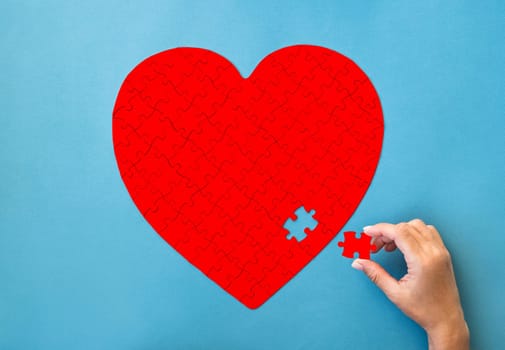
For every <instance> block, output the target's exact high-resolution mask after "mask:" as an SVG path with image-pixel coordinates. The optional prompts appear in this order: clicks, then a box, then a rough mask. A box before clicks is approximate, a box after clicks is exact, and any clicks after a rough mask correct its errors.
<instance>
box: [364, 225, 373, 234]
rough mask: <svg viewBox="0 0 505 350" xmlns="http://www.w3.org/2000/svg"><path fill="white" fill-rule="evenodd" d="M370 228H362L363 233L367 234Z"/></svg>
mask: <svg viewBox="0 0 505 350" xmlns="http://www.w3.org/2000/svg"><path fill="white" fill-rule="evenodd" d="M370 227H372V226H365V227H363V232H365V233H367V232H368V230H369V229H370Z"/></svg>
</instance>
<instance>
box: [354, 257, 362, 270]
mask: <svg viewBox="0 0 505 350" xmlns="http://www.w3.org/2000/svg"><path fill="white" fill-rule="evenodd" d="M351 267H352V268H354V269H356V270H359V271H363V265H361V263H360V262H359V260H357V259H356V260H354V261H353V262H352V264H351Z"/></svg>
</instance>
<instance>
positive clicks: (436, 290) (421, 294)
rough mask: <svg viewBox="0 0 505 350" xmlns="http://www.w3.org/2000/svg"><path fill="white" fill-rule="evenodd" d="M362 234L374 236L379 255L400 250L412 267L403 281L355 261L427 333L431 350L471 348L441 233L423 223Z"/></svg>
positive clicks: (377, 227) (384, 226)
mask: <svg viewBox="0 0 505 350" xmlns="http://www.w3.org/2000/svg"><path fill="white" fill-rule="evenodd" d="M363 231H364V232H365V233H366V234H368V235H369V236H372V237H373V243H374V244H375V246H376V248H377V249H376V252H377V251H379V250H380V249H381V248H383V247H384V249H385V250H386V251H389V252H391V251H393V250H395V249H396V248H398V249H399V250H400V251H401V252H402V253H403V255H404V257H405V261H406V263H407V274H406V275H405V276H403V277H402V278H401V279H400V280H399V281H397V280H396V279H394V278H393V277H392V276H391V275H390V274H389V273H388V272H386V271H385V270H384V268H382V267H381V266H380V265H379V264H377V263H376V262H374V261H371V260H365V259H356V260H355V261H354V262H353V263H352V267H354V268H355V269H358V270H361V271H363V272H364V273H365V274H366V275H367V276H368V277H369V278H370V279H371V280H372V282H374V283H375V284H376V285H377V286H378V287H379V288H380V289H381V290H382V291H383V292H384V293H385V294H386V296H387V297H388V298H389V299H390V300H391V301H392V302H393V303H394V304H395V305H396V306H398V308H399V309H400V310H402V311H403V312H404V313H405V314H406V315H407V316H408V317H410V318H411V319H413V320H414V321H415V322H417V323H418V324H419V325H420V326H421V327H423V328H424V329H425V330H426V332H427V334H428V342H429V346H430V349H433V350H435V349H444V350H446V349H458V350H464V349H468V348H469V331H468V327H467V325H466V322H465V319H464V315H463V309H462V307H461V303H460V299H459V294H458V287H457V285H456V279H455V277H454V272H453V268H452V262H451V256H450V254H449V251H448V250H447V248H446V247H445V245H444V243H443V241H442V238H441V237H440V234H439V233H438V231H437V230H436V229H435V227H433V226H432V225H426V224H425V223H424V222H422V221H421V220H419V219H415V220H412V221H410V222H408V223H400V224H397V225H393V224H389V223H380V224H376V225H373V226H367V227H365V228H364V229H363Z"/></svg>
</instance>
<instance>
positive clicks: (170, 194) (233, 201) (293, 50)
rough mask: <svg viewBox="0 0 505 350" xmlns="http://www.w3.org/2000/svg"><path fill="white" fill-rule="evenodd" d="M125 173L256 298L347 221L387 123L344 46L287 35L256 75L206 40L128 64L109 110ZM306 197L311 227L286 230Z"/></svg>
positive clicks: (198, 249) (196, 255)
mask: <svg viewBox="0 0 505 350" xmlns="http://www.w3.org/2000/svg"><path fill="white" fill-rule="evenodd" d="M112 126H113V143H114V151H115V155H116V159H117V163H118V167H119V171H120V174H121V177H122V179H123V181H124V183H125V185H126V188H127V189H128V192H129V193H130V196H131V198H132V199H133V201H134V202H135V204H136V206H137V208H138V209H139V210H140V212H141V213H142V215H143V216H144V217H145V219H146V220H147V221H148V222H149V223H150V224H151V226H152V227H153V228H154V230H155V231H156V232H157V233H158V234H159V235H160V236H161V237H163V239H165V240H166V241H167V242H168V243H169V244H170V245H171V246H172V247H173V248H174V249H176V250H177V251H178V252H179V253H180V254H181V255H182V256H184V257H185V258H186V259H187V260H188V261H189V262H190V263H191V264H193V265H194V266H195V267H196V268H198V269H199V270H200V271H202V272H203V273H204V274H205V275H207V276H208V277H209V278H210V279H212V280H213V281H214V282H216V283H217V284H218V285H219V286H221V287H222V288H223V289H224V290H226V291H227V292H228V293H230V294H231V295H233V296H234V297H235V298H237V299H238V300H239V301H240V302H242V303H243V304H245V305H246V306H248V307H250V308H257V307H258V306H260V305H261V304H263V303H264V302H265V301H266V300H267V299H268V298H270V297H271V296H272V295H273V294H274V293H275V292H276V291H278V290H279V289H280V288H281V287H282V286H283V285H284V284H286V283H287V282H288V281H289V280H290V279H291V278H292V277H293V276H295V275H296V274H297V273H298V272H299V271H300V270H301V269H302V268H303V267H304V266H305V265H307V264H308V263H309V262H310V260H311V259H312V258H314V257H315V256H316V255H317V254H318V253H319V252H320V251H321V250H322V249H323V248H324V247H325V246H326V245H327V244H328V243H329V242H330V241H331V240H332V239H333V238H334V237H335V236H336V235H337V233H338V232H339V230H340V229H341V228H342V227H343V226H344V224H345V223H346V222H347V220H348V219H349V218H350V217H351V215H352V214H353V212H354V211H355V209H356V208H357V206H358V205H359V203H360V201H361V199H362V198H363V196H364V194H365V192H366V190H367V188H368V186H369V185H370V182H371V181H372V178H373V175H374V172H375V169H376V166H377V163H378V160H379V156H380V152H381V147H382V137H383V132H384V124H383V117H382V110H381V106H380V101H379V98H378V96H377V93H376V91H375V89H374V87H373V85H372V83H371V82H370V80H369V79H368V77H367V76H366V75H365V73H364V72H363V71H362V70H361V69H360V68H359V67H358V66H357V65H356V64H355V63H354V62H352V61H351V60H350V59H348V58H347V57H345V56H343V55H341V54H339V53H337V52H335V51H332V50H329V49H326V48H323V47H317V46H309V45H296V46H291V47H286V48H283V49H281V50H278V51H276V52H273V53H271V54H270V55H268V56H267V57H265V58H264V59H263V60H262V61H261V62H260V63H259V65H258V66H257V67H256V69H255V70H254V72H253V73H252V74H251V75H250V76H249V77H248V78H242V77H241V76H240V74H239V72H238V71H237V70H236V68H235V67H234V66H233V64H231V63H230V62H229V61H227V60H226V59H225V58H223V57H222V56H219V55H218V54H216V53H214V52H212V51H208V50H205V49H198V48H175V49H171V50H167V51H164V52H161V53H158V54H155V55H153V56H151V57H149V58H147V59H146V60H144V61H143V62H141V63H140V64H139V65H138V66H136V67H135V68H134V69H133V71H131V72H130V73H129V74H128V76H127V77H126V79H125V81H124V82H123V84H122V86H121V89H120V91H119V94H118V97H117V100H116V104H115V106H114V111H113V125H112ZM302 206H303V207H304V208H305V209H306V210H315V215H314V219H315V220H317V226H315V228H314V229H313V230H312V231H310V230H307V231H306V232H305V233H306V236H305V237H304V238H303V239H301V240H298V239H294V238H291V239H289V237H290V236H289V232H288V231H287V230H286V229H285V228H284V225H285V223H286V220H287V219H289V218H293V215H294V212H295V211H296V210H297V209H298V208H300V207H302Z"/></svg>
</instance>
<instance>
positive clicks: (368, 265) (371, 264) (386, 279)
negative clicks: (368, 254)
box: [351, 259, 398, 296]
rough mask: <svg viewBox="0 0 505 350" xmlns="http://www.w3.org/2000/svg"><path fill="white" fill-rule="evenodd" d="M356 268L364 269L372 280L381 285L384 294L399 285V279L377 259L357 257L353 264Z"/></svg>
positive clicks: (388, 294)
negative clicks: (377, 261)
mask: <svg viewBox="0 0 505 350" xmlns="http://www.w3.org/2000/svg"><path fill="white" fill-rule="evenodd" d="M351 266H352V267H353V268H355V269H356V270H360V271H363V272H364V273H365V275H367V276H368V278H370V280H371V281H372V282H373V283H375V284H376V285H377V287H379V288H380V289H381V290H382V291H383V292H384V294H386V295H387V296H390V294H391V293H392V292H393V291H394V290H395V289H396V288H397V287H398V281H397V280H395V279H394V278H393V277H392V276H391V275H390V274H389V273H388V272H387V271H386V270H384V268H383V267H382V266H380V265H379V264H377V263H376V262H375V261H372V260H367V259H356V260H354V261H353V263H352V265H351Z"/></svg>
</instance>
